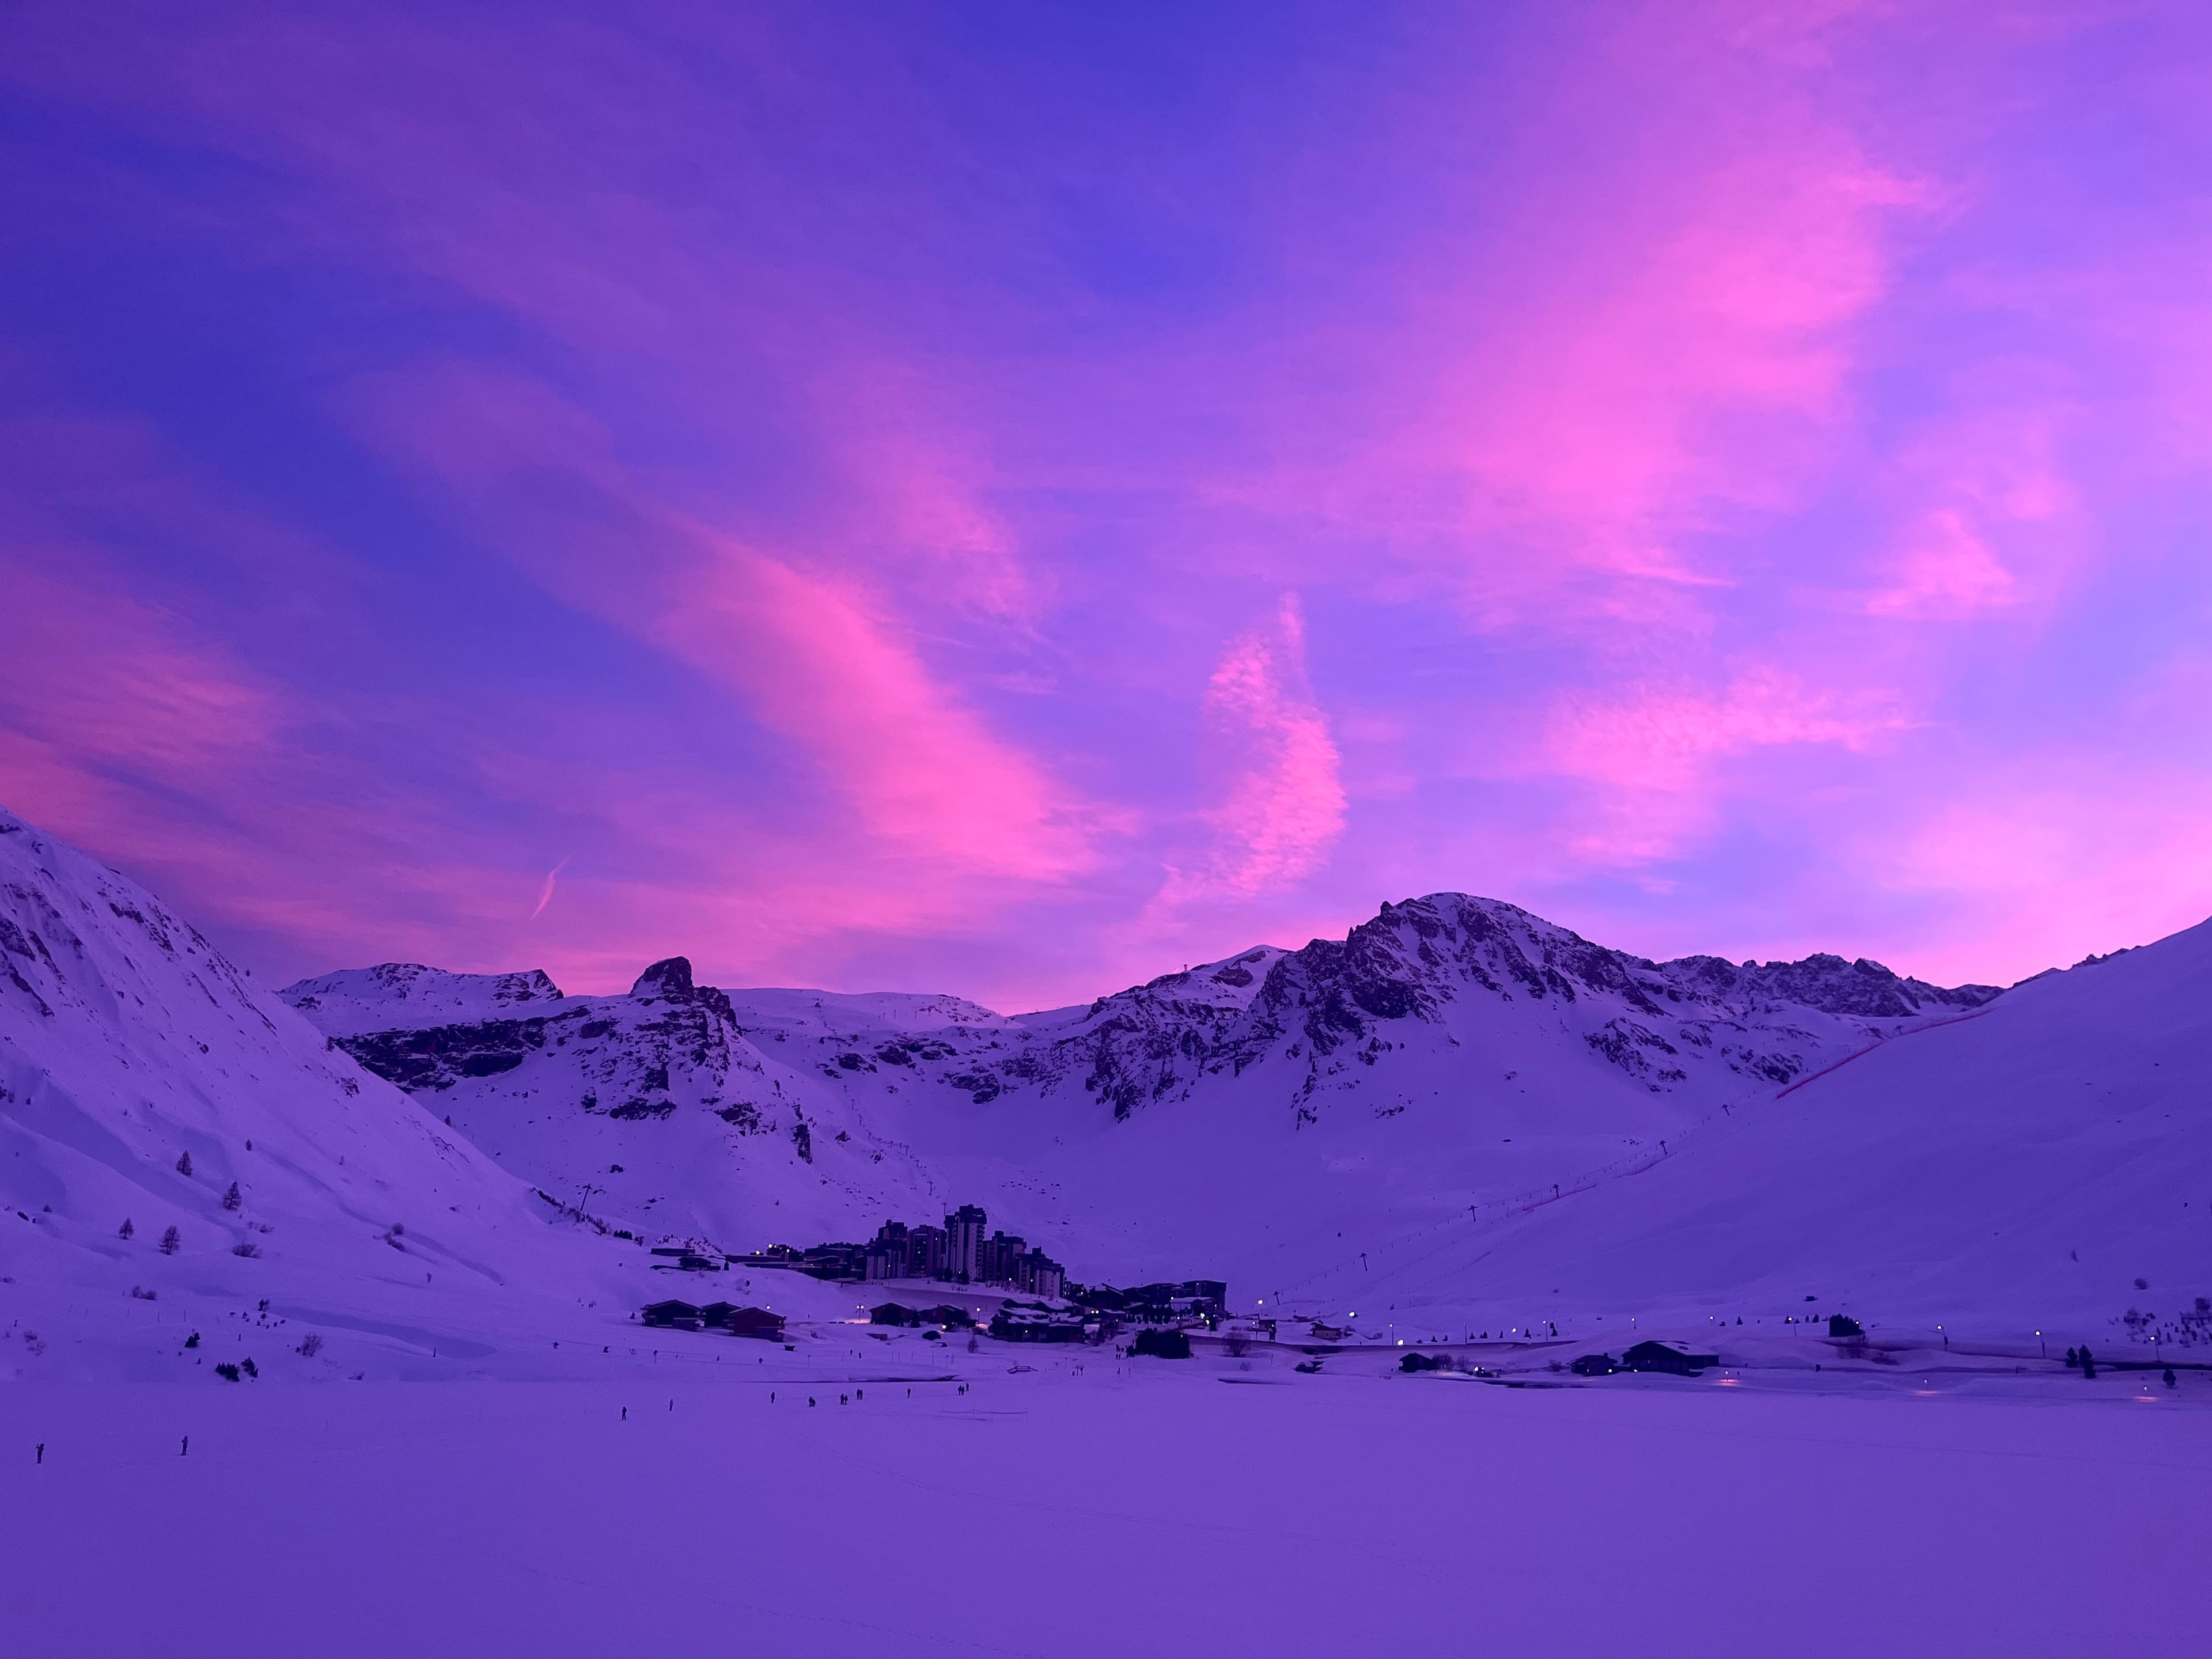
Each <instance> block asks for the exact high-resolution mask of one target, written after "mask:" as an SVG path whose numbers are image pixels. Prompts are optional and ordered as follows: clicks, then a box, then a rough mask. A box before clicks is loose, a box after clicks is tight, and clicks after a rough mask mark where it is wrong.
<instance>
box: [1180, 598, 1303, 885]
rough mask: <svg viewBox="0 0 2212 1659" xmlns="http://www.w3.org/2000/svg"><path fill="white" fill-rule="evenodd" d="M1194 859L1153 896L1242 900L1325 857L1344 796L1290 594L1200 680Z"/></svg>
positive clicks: (1298, 877) (1288, 881) (1296, 877)
mask: <svg viewBox="0 0 2212 1659" xmlns="http://www.w3.org/2000/svg"><path fill="white" fill-rule="evenodd" d="M1205 715H1206V754H1207V758H1208V764H1207V766H1206V772H1207V775H1208V776H1209V778H1210V779H1211V780H1212V787H1213V788H1214V789H1215V790H1216V791H1217V792H1218V804H1217V805H1212V806H1210V807H1208V808H1207V809H1206V812H1205V822H1206V825H1207V827H1208V829H1209V830H1210V832H1211V845H1210V847H1209V848H1208V849H1207V851H1206V855H1205V857H1204V860H1203V861H1202V862H1201V863H1200V864H1199V865H1198V866H1196V867H1195V868H1193V869H1190V870H1175V871H1172V872H1170V878H1169V882H1168V884H1167V886H1166V887H1165V888H1164V890H1163V893H1162V898H1163V900H1164V902H1166V903H1168V904H1170V905H1171V906H1172V905H1175V904H1179V903H1183V902H1189V901H1192V900H1195V899H1199V898H1212V899H1250V898H1255V897H1258V896H1261V895H1265V894H1273V893H1276V892H1279V891H1281V890H1283V889H1285V888H1287V887H1289V886H1291V885H1292V884H1295V883H1297V882H1299V881H1302V880H1304V879H1305V878H1307V877H1309V876H1311V875H1312V874H1313V873H1314V872H1316V871H1317V870H1319V869H1320V868H1321V867H1322V865H1323V864H1324V863H1325V862H1326V860H1327V859H1328V854H1329V853H1330V851H1331V850H1332V849H1333V848H1334V847H1335V845H1336V843H1337V841H1338V839H1339V838H1340V836H1342V835H1343V833H1344V823H1345V810H1346V801H1345V794H1344V786H1343V783H1342V781H1341V780H1340V776H1339V756H1338V753H1337V746H1336V742H1335V739H1334V738H1333V737H1332V736H1331V735H1330V732H1329V726H1328V717H1327V716H1326V715H1325V714H1323V713H1322V710H1321V708H1320V706H1319V705H1318V704H1317V703H1316V702H1315V700H1314V696H1313V691H1312V688H1311V687H1310V685H1309V684H1308V683H1307V678H1306V663H1305V615H1304V610H1303V608H1302V606H1301V605H1300V604H1299V601H1298V597H1297V594H1295V593H1286V594H1285V595H1283V597H1282V599H1280V601H1279V603H1278V604H1277V605H1276V607H1275V611H1274V614H1273V616H1272V617H1270V618H1268V620H1267V622H1265V623H1261V625H1259V626H1257V627H1255V628H1253V629H1250V630H1249V631H1248V632H1246V633H1244V634H1243V635H1239V636H1238V637H1237V639H1236V640H1234V641H1231V644H1230V646H1229V648H1228V650H1227V651H1225V653H1223V655H1222V658H1221V661H1220V663H1219V665H1218V666H1217V667H1216V668H1215V669H1214V671H1213V673H1212V678H1210V679H1208V681H1207V682H1206V701H1205Z"/></svg>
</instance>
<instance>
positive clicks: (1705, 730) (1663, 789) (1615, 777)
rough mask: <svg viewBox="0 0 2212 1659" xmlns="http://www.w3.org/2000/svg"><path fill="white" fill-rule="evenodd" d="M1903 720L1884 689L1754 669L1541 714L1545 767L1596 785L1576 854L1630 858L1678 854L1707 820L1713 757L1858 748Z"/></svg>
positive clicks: (1715, 811)
mask: <svg viewBox="0 0 2212 1659" xmlns="http://www.w3.org/2000/svg"><path fill="white" fill-rule="evenodd" d="M1910 725H1911V720H1910V719H1909V718H1908V717H1907V716H1906V715H1905V713H1904V712H1903V711H1902V709H1901V708H1900V707H1899V704H1898V702H1896V701H1895V699H1894V697H1893V696H1889V695H1885V694H1883V693H1881V692H1876V691H1866V690H1814V689H1812V688H1808V686H1807V685H1806V684H1804V682H1803V681H1802V680H1801V679H1800V678H1797V677H1796V675H1793V674H1790V673H1788V672H1786V671H1783V670H1781V669H1778V668H1775V667H1771V666H1767V665H1760V666H1754V667H1750V668H1747V669H1745V670H1744V671H1741V672H1740V673H1739V674H1738V675H1737V676H1736V677H1735V679H1734V680H1733V681H1731V682H1730V684H1729V686H1728V688H1727V690H1724V691H1722V692H1720V693H1718V694H1709V693H1700V692H1696V691H1686V690H1670V689H1665V688H1661V687H1650V688H1644V689H1641V690H1639V691H1638V693H1637V694H1636V695H1632V696H1627V697H1614V698H1610V699H1606V700H1602V701H1595V702H1579V703H1568V704H1565V705H1562V706H1561V707H1560V708H1558V709H1556V710H1555V711H1554V713H1553V716H1552V720H1551V722H1550V726H1549V730H1548V732H1547V740H1546V746H1545V763H1546V764H1547V766H1548V768H1549V769H1552V770H1553V771H1555V772H1557V773H1559V774H1563V775H1566V776H1568V777H1572V778H1578V779H1582V780H1584V781H1588V782H1589V783H1592V784H1594V785H1595V786H1597V789H1596V805H1597V808H1598V811H1597V813H1596V815H1595V818H1594V820H1593V821H1592V822H1591V823H1590V824H1589V829H1587V831H1586V832H1585V833H1583V834H1582V835H1580V836H1576V837H1574V839H1573V845H1574V847H1575V849H1576V850H1577V853H1578V854H1581V855H1582V856H1583V857H1585V858H1588V859H1591V860H1595V861H1598V862H1601V863H1629V864H1634V863H1638V862H1643V861H1645V860H1652V859H1657V858H1663V857H1667V856H1669V855H1671V854H1674V853H1676V852H1678V851H1680V849H1681V848H1682V847H1683V845H1684V844H1685V842H1687V841H1689V840H1691V839H1692V838H1694V837H1696V836H1699V835H1701V834H1704V833H1705V832H1706V831H1708V830H1709V829H1711V828H1712V826H1713V825H1714V824H1715V823H1717V822H1718V821H1719V818H1720V816H1721V810H1720V809H1721V806H1722V805H1723V794H1724V791H1723V787H1722V786H1721V784H1720V781H1719V779H1718V772H1719V768H1720V766H1721V763H1723V762H1725V761H1728V760H1729V759H1731V758H1733V757H1740V756H1744V755H1748V754H1751V753H1753V752H1754V751H1757V750H1771V749H1782V748H1791V747H1797V746H1802V745H1821V744H1833V745H1836V746H1838V747H1840V748H1842V749H1844V750H1849V751H1852V752H1864V751H1866V750H1869V748H1871V747H1872V746H1873V745H1874V744H1875V743H1876V742H1877V741H1879V740H1880V739H1881V738H1883V737H1885V736H1887V735H1888V734H1891V733H1893V732H1900V731H1903V730H1905V728H1906V727H1908V726H1910Z"/></svg>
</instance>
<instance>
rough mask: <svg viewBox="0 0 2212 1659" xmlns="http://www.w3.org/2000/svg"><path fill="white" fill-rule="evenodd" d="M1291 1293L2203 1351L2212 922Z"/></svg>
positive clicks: (1451, 1307)
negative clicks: (1791, 1320) (1551, 1197)
mask: <svg viewBox="0 0 2212 1659" xmlns="http://www.w3.org/2000/svg"><path fill="white" fill-rule="evenodd" d="M1300 1288H1301V1291H1302V1292H1303V1293H1304V1294H1305V1295H1307V1296H1310V1297H1314V1298H1316V1299H1318V1300H1319V1301H1321V1302H1323V1303H1334V1302H1340V1301H1346V1299H1347V1298H1355V1299H1356V1300H1357V1301H1358V1302H1360V1303H1364V1304H1369V1305H1374V1306H1379V1307H1390V1308H1393V1309H1394V1310H1395V1314H1396V1316H1398V1317H1399V1318H1400V1319H1401V1320H1403V1321H1405V1322H1407V1323H1408V1324H1410V1325H1411V1327H1412V1328H1421V1327H1422V1325H1423V1323H1424V1322H1435V1321H1437V1320H1442V1321H1444V1322H1447V1323H1450V1322H1468V1321H1470V1320H1471V1321H1473V1322H1476V1323H1477V1324H1478V1325H1499V1324H1512V1323H1519V1324H1522V1325H1524V1326H1525V1324H1526V1323H1527V1322H1528V1320H1530V1319H1531V1318H1544V1317H1565V1316H1568V1315H1571V1316H1574V1317H1575V1318H1577V1320H1578V1321H1580V1322H1582V1328H1583V1329H1584V1330H1587V1329H1588V1328H1589V1323H1588V1322H1589V1318H1590V1316H1594V1315H1605V1316H1610V1317H1611V1318H1612V1320H1613V1323H1614V1325H1615V1327H1616V1328H1618V1327H1619V1325H1620V1323H1622V1322H1623V1320H1624V1317H1625V1316H1628V1315H1632V1314H1634V1315H1638V1316H1640V1317H1641V1318H1642V1319H1643V1320H1644V1321H1645V1322H1650V1320H1652V1319H1653V1318H1655V1317H1659V1318H1665V1317H1667V1316H1669V1315H1670V1314H1671V1315H1673V1316H1676V1317H1677V1321H1678V1322H1680V1316H1683V1315H1688V1316H1691V1317H1692V1319H1703V1318H1705V1317H1707V1316H1711V1317H1714V1318H1716V1319H1717V1320H1719V1321H1723V1322H1725V1321H1728V1320H1731V1319H1733V1318H1735V1317H1739V1316H1742V1315H1744V1314H1746V1313H1749V1314H1751V1315H1753V1317H1754V1319H1755V1318H1757V1317H1758V1316H1759V1315H1760V1314H1761V1313H1764V1314H1765V1316H1767V1317H1768V1318H1769V1319H1770V1321H1771V1318H1772V1316H1774V1314H1776V1313H1777V1312H1778V1311H1779V1310H1785V1309H1786V1310H1795V1311H1796V1312H1798V1313H1800V1314H1802V1313H1803V1312H1804V1306H1803V1304H1805V1303H1807V1302H1808V1301H1814V1305H1815V1308H1816V1310H1819V1311H1821V1312H1826V1311H1829V1310H1843V1311H1850V1312H1853V1313H1858V1314H1864V1315H1866V1316H1869V1318H1870V1319H1871V1320H1873V1321H1875V1322H1881V1323H1882V1324H1883V1325H1885V1326H1887V1328H1888V1329H1889V1330H1890V1331H1891V1332H1892V1333H1893V1334H1912V1335H1914V1336H1916V1337H1917V1338H1919V1339H1922V1340H1926V1341H1929V1342H1930V1343H1934V1342H1936V1341H1937V1340H1938V1335H1937V1334H1938V1331H1939V1328H1940V1330H1941V1331H1942V1333H1943V1334H1948V1335H1988V1334H1992V1333H1995V1334H2002V1335H2004V1336H2006V1337H2008V1339H2009V1340H2012V1341H2014V1342H2015V1343H2021V1342H2026V1341H2027V1340H2028V1339H2030V1338H2031V1337H2032V1336H2033V1334H2034V1333H2035V1332H2036V1331H2038V1330H2040V1331H2042V1332H2043V1333H2044V1334H2045V1336H2046V1338H2047V1339H2048V1341H2049V1347H2050V1352H2052V1353H2054V1354H2055V1353H2057V1352H2060V1350H2061V1348H2062V1347H2063V1346H2070V1345H2071V1344H2072V1343H2074V1342H2075V1341H2079V1340H2088V1341H2092V1342H2093V1344H2094V1345H2095V1346H2096V1347H2097V1348H2098V1350H2099V1352H2107V1353H2118V1352H2125V1350H2126V1347H2127V1346H2128V1345H2130V1344H2134V1345H2138V1346H2146V1347H2148V1346H2159V1347H2160V1348H2162V1349H2163V1351H2164V1352H2167V1353H2169V1354H2171V1353H2173V1352H2175V1349H2176V1345H2177V1344H2181V1345H2185V1349H2184V1357H2189V1358H2198V1359H2203V1358H2207V1357H2208V1355H2207V1354H2206V1353H2205V1352H2204V1350H2205V1349H2207V1348H2212V922H2205V923H2203V924H2200V925H2199V926H2197V927H2192V928H2190V929H2188V930H2187V931H2185V932H2184V933H2176V934H2174V935H2172V936H2171V937H2170V938H2167V939H2161V940H2159V941H2158V942H2157V943H2155V944H2154V945H2146V946H2143V947H2141V948H2139V949H2136V950H2130V951H2118V952H2115V953H2113V954H2112V955H2111V956H2107V957H2091V958H2090V959H2089V960H2087V961H2086V962H2083V963H2080V964H2078V965H2077V966H2075V967H2073V968H2071V969H2066V970H2064V971H2063V972H2051V973H2045V974H2043V975H2038V976H2037V977H2036V978H2034V979H2033V980H2030V981H2027V982H2026V983H2024V984H2021V985H2020V986H2017V987H2014V988H2013V989H2012V990H2010V991H2008V992H2007V993H2006V994H2005V995H2004V996H2003V997H2002V999H2001V1000H1998V1001H1996V1002H1995V1003H1994V1004H1993V1005H1991V1006H1988V1007H1986V1008H1984V1009H1981V1010H1978V1011H1976V1012H1974V1013H1972V1014H1971V1015H1969V1016H1967V1017H1966V1018H1959V1019H1954V1020H1950V1021H1946V1022H1942V1023H1939V1024H1934V1025H1931V1026H1929V1027H1928V1028H1925V1029H1923V1030H1917V1031H1912V1032H1910V1033H1908V1034H1907V1035H1906V1036H1904V1037H1903V1038H1901V1039H1900V1040H1897V1041H1893V1042H1885V1043H1882V1044H1881V1045H1880V1046H1878V1047H1876V1048H1873V1049H1871V1050H1870V1051H1869V1052H1867V1053H1865V1054H1862V1055H1859V1056H1857V1057H1856V1058H1854V1059H1852V1060H1850V1061H1849V1062H1848V1063H1846V1064H1843V1065H1839V1066H1835V1067H1833V1068H1832V1069H1830V1070H1827V1071H1826V1072H1825V1073H1822V1074H1820V1075H1817V1076H1814V1077H1812V1078H1810V1079H1807V1080H1806V1081H1804V1082H1803V1083H1802V1085H1798V1086H1796V1087H1793V1088H1790V1089H1785V1090H1781V1091H1770V1092H1768V1093H1766V1094H1765V1095H1763V1096H1761V1097H1757V1098H1754V1099H1753V1100H1752V1101H1751V1102H1749V1103H1747V1104H1746V1105H1745V1106H1742V1107H1740V1108H1738V1109H1736V1110H1735V1111H1733V1112H1731V1113H1729V1114H1728V1115H1725V1116H1724V1117H1723V1119H1722V1120H1721V1121H1718V1122H1716V1123H1712V1124H1710V1125H1709V1126H1707V1127H1705V1128H1704V1129H1702V1130H1700V1131H1699V1132H1698V1133H1696V1134H1694V1135H1692V1136H1691V1137H1688V1138H1687V1139H1685V1140H1683V1141H1682V1142H1680V1143H1679V1144H1678V1145H1677V1146H1676V1147H1675V1148H1674V1152H1673V1155H1671V1156H1669V1157H1668V1158H1663V1159H1660V1160H1658V1161H1656V1162H1655V1163H1653V1164H1651V1165H1650V1167H1648V1168H1646V1169H1643V1170H1638V1171H1636V1172H1634V1173H1632V1174H1631V1175H1628V1176H1625V1177H1624V1178H1621V1179H1618V1180H1614V1181H1611V1182H1606V1183H1603V1184H1602V1185H1601V1186H1598V1187H1595V1188H1592V1189H1590V1190H1588V1191H1584V1192H1581V1193H1574V1194H1566V1195H1565V1196H1563V1197H1562V1198H1561V1199H1560V1200H1558V1201H1556V1202H1553V1201H1538V1202H1532V1203H1530V1204H1528V1205H1526V1206H1516V1207H1515V1208H1514V1209H1512V1210H1511V1211H1510V1212H1508V1213H1506V1214H1504V1215H1503V1216H1501V1217H1498V1218H1484V1219H1482V1220H1481V1221H1480V1222H1479V1223H1462V1225H1457V1226H1449V1227H1432V1228H1429V1229H1425V1230H1422V1229H1408V1230H1407V1231H1406V1232H1405V1233H1403V1234H1401V1236H1399V1237H1395V1238H1394V1239H1392V1240H1390V1241H1389V1242H1388V1243H1385V1244H1383V1245H1382V1246H1381V1247H1380V1248H1377V1249H1374V1250H1372V1251H1370V1260H1369V1261H1368V1262H1367V1263H1366V1264H1364V1266H1363V1264H1361V1263H1359V1262H1358V1261H1338V1262H1337V1263H1335V1264H1334V1265H1333V1266H1332V1267H1330V1268H1329V1269H1328V1270H1327V1271H1325V1272H1324V1273H1320V1274H1317V1275H1316V1276H1315V1277H1314V1278H1313V1279H1310V1280H1309V1281H1307V1282H1306V1283H1305V1284H1304V1285H1302V1286H1301V1287H1300ZM1816 1298H1817V1300H1815V1299H1816ZM1348 1305H1349V1304H1348ZM1731 1328H1733V1327H1731ZM2187 1348H2194V1349H2195V1350H2196V1351H2197V1352H2195V1353H2194V1354H2189V1353H2187V1352H2186V1349H2187ZM2031 1351H2032V1350H2031Z"/></svg>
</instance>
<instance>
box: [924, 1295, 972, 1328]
mask: <svg viewBox="0 0 2212 1659" xmlns="http://www.w3.org/2000/svg"><path fill="white" fill-rule="evenodd" d="M921 1322H922V1323H923V1324H925V1325H942V1326H944V1327H945V1328H946V1329H948V1330H962V1331H964V1330H966V1329H968V1328H969V1327H970V1326H972V1325H973V1324H974V1323H975V1315H973V1314H971V1313H969V1311H968V1310H967V1309H965V1308H956V1307H954V1306H953V1305H952V1304H951V1303H949V1302H946V1303H939V1304H938V1305H937V1306H936V1307H934V1308H924V1309H923V1310H921Z"/></svg>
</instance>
